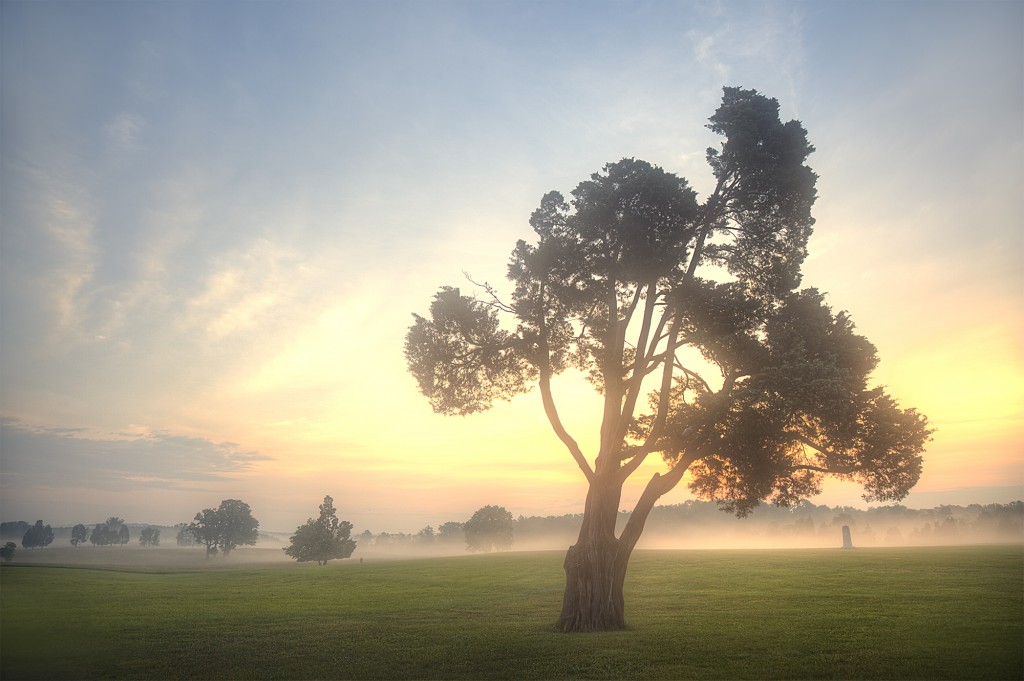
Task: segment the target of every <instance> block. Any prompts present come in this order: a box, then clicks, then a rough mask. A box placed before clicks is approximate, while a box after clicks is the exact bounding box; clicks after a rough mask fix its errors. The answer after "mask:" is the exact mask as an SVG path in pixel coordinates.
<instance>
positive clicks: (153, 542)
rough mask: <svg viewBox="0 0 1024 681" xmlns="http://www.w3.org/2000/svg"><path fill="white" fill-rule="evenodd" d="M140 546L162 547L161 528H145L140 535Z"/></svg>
mask: <svg viewBox="0 0 1024 681" xmlns="http://www.w3.org/2000/svg"><path fill="white" fill-rule="evenodd" d="M139 544H141V545H142V546H160V528H157V527H146V528H144V529H143V530H142V533H141V534H140V535H139Z"/></svg>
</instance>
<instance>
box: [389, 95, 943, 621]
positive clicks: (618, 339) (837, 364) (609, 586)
mask: <svg viewBox="0 0 1024 681" xmlns="http://www.w3.org/2000/svg"><path fill="white" fill-rule="evenodd" d="M708 127H709V128H710V129H711V130H712V131H714V132H715V133H717V134H719V135H721V136H722V138H723V139H722V141H721V145H720V147H719V148H717V149H716V148H710V149H708V151H707V160H708V163H709V165H710V166H711V171H712V173H713V176H714V185H713V189H712V191H711V192H710V194H709V195H708V196H707V197H706V198H704V199H703V200H699V199H698V197H697V195H696V193H695V192H694V190H693V189H691V188H690V186H689V184H688V183H687V181H686V180H685V179H682V178H679V177H677V176H675V175H673V174H671V173H668V172H666V171H664V170H662V169H661V168H658V167H656V166H653V165H651V164H649V163H646V162H644V161H639V160H633V159H624V160H622V161H619V162H616V163H610V164H608V165H606V166H605V167H604V169H603V170H602V171H601V172H598V173H595V174H594V175H592V176H591V178H590V179H589V180H586V181H584V182H582V183H580V184H579V186H577V187H576V189H575V190H574V191H573V192H572V198H571V199H570V200H566V199H565V198H564V197H563V196H562V195H561V194H559V193H558V192H550V193H548V194H547V195H545V196H544V197H543V199H542V200H541V203H540V207H539V208H538V209H537V210H536V211H534V213H533V215H532V217H531V219H530V224H531V225H532V227H533V229H534V231H535V232H536V234H537V240H536V242H535V243H532V244H531V243H527V242H526V241H520V242H519V243H518V244H516V246H515V249H514V250H513V252H512V257H511V261H510V263H509V268H508V276H509V279H510V280H511V282H512V283H513V284H514V289H513V291H512V292H511V295H510V298H509V299H508V300H503V299H502V298H501V297H499V293H498V291H497V290H496V289H495V288H493V287H491V286H490V285H487V284H484V285H483V286H482V288H483V292H484V295H483V296H482V298H481V299H477V298H475V297H473V298H471V297H466V296H463V295H461V294H460V292H459V289H457V288H452V287H444V288H442V289H441V290H440V292H439V293H437V294H436V295H435V297H434V300H433V302H432V304H431V306H430V315H429V316H428V317H422V316H419V315H414V324H413V326H412V327H411V328H410V329H409V332H408V335H407V337H406V345H405V354H406V359H407V362H408V366H409V370H410V371H411V373H412V374H413V375H414V377H415V378H416V380H417V381H418V383H419V387H420V389H421V391H422V392H423V393H424V395H426V396H427V397H428V398H429V400H430V404H431V406H432V407H433V409H434V410H435V411H437V412H439V413H443V414H471V413H473V412H479V411H482V410H484V409H487V408H489V407H490V406H491V405H492V403H493V402H494V401H495V400H497V399H506V400H507V399H511V398H512V397H513V396H515V395H517V394H519V393H522V392H525V391H526V390H529V389H530V388H531V387H533V386H534V385H537V386H539V389H540V396H541V400H542V404H543V409H544V413H545V414H546V416H547V419H548V421H549V422H550V424H551V427H552V429H553V430H554V432H555V434H556V435H557V437H558V438H559V440H560V441H561V442H562V443H563V444H564V446H565V448H566V450H567V451H568V453H569V454H570V455H571V456H572V458H573V460H574V461H575V462H576V465H577V466H578V467H579V469H580V470H581V471H582V473H583V475H584V477H585V478H586V480H587V482H588V492H587V498H586V505H585V510H584V519H583V523H582V527H581V529H580V533H579V537H578V539H577V541H576V543H575V544H574V545H573V546H571V547H570V548H569V551H568V554H567V555H566V559H565V564H564V568H565V575H566V587H565V595H564V599H563V605H562V611H561V615H560V617H559V627H560V629H562V630H564V631H589V630H606V629H618V628H622V627H624V626H625V614H624V602H623V582H624V579H625V574H626V567H627V563H628V561H629V557H630V554H631V552H632V550H633V548H634V547H635V546H636V543H637V541H638V540H639V538H640V535H641V532H642V531H643V527H644V523H645V521H646V519H647V516H648V514H649V513H650V511H651V509H652V508H653V506H654V504H655V502H656V501H657V500H658V499H659V498H661V497H662V496H663V495H664V494H666V493H667V492H669V491H670V490H672V489H673V488H675V487H676V485H678V484H679V483H680V481H682V480H683V479H684V476H685V475H687V474H689V487H690V489H691V490H692V491H693V492H694V493H695V494H696V495H697V496H698V497H700V498H703V499H711V500H715V501H717V502H719V503H720V504H721V506H722V507H723V509H724V510H726V511H730V512H733V513H736V514H738V515H741V516H742V515H745V514H747V513H749V512H750V511H751V510H752V509H753V508H755V507H756V506H757V505H758V504H760V503H762V502H773V503H776V504H779V505H783V506H787V505H792V504H794V503H796V502H798V501H800V500H802V499H805V498H807V497H810V496H813V495H814V494H816V493H818V492H819V491H820V490H821V483H822V479H823V477H824V476H826V475H832V476H835V477H838V478H841V479H844V480H850V481H855V482H857V483H859V484H861V485H862V486H863V488H864V490H865V495H864V496H865V499H867V500H869V501H895V500H899V499H902V498H903V497H904V496H905V495H906V494H907V493H908V492H909V490H910V489H911V487H913V485H914V484H915V483H916V482H917V480H918V478H919V477H920V473H921V461H922V457H921V453H922V451H923V449H924V445H925V442H926V441H927V440H928V439H929V432H930V431H929V429H928V426H927V420H926V419H925V417H924V416H923V415H921V414H918V413H917V412H916V411H915V410H913V409H906V408H902V407H900V406H899V405H898V404H897V402H896V400H894V399H893V398H892V397H890V396H889V395H888V394H887V393H886V392H885V390H884V389H883V388H880V387H874V386H871V385H870V384H869V376H870V373H871V371H872V370H873V369H874V367H875V365H876V364H877V361H878V360H877V357H876V353H875V348H874V346H873V345H872V344H871V343H870V342H868V340H867V339H866V338H864V337H863V336H860V335H858V334H856V333H855V332H854V325H853V323H852V322H851V320H850V317H849V315H847V314H846V313H845V312H834V311H833V310H832V309H830V308H829V306H828V305H827V304H826V303H825V300H824V296H823V295H822V294H821V293H819V292H818V291H817V290H815V289H813V288H807V289H801V288H800V283H801V265H802V263H803V261H804V258H805V256H806V254H807V250H806V247H807V241H808V238H809V236H810V234H811V229H812V225H813V223H814V220H813V218H812V217H811V206H812V205H813V203H814V200H815V195H816V190H815V183H816V180H817V176H816V175H815V174H814V172H812V170H811V169H810V168H809V167H808V166H807V165H806V164H805V161H806V159H807V157H808V155H809V154H810V153H811V152H812V151H813V147H812V146H811V145H810V144H809V143H808V141H807V134H806V131H805V130H804V128H803V126H802V125H801V124H800V123H799V122H797V121H789V122H786V123H783V122H782V121H781V120H780V118H779V104H778V102H777V101H776V100H774V99H770V98H768V97H765V96H763V95H760V94H759V93H757V92H756V91H752V90H742V89H739V88H725V90H724V96H723V99H722V103H721V106H720V107H719V108H718V110H717V111H716V112H715V113H714V115H712V116H711V118H710V124H709V126H708ZM502 319H507V320H508V323H507V324H504V325H503V324H502V323H501V321H502ZM569 368H576V369H578V370H580V371H581V372H582V374H583V375H584V376H586V377H587V378H588V379H589V380H590V381H591V382H592V383H593V384H594V386H595V388H596V389H597V390H598V391H599V393H600V394H601V395H602V396H603V411H602V414H601V423H600V440H599V442H600V444H599V448H598V451H597V452H595V453H594V454H595V456H594V457H593V459H592V460H591V459H588V457H587V456H586V454H585V453H584V452H583V450H582V449H581V447H580V446H579V445H578V444H577V441H576V439H574V438H573V437H572V435H571V434H570V433H569V432H568V431H567V429H566V428H565V426H564V425H563V423H562V421H561V418H560V417H559V411H558V408H557V404H556V401H555V395H554V393H553V391H552V384H551V379H552V377H553V376H554V375H556V374H558V373H560V372H562V371H564V370H566V369H569ZM652 455H660V456H661V457H662V458H663V459H664V461H665V462H666V463H667V466H668V470H667V471H666V472H664V473H655V474H654V475H653V476H652V477H651V478H650V479H649V481H648V482H647V484H646V487H645V488H644V491H643V493H642V494H641V497H640V499H639V501H638V502H637V505H636V507H635V508H634V509H633V512H632V514H631V515H630V518H629V521H628V522H627V523H626V524H625V527H624V528H623V529H622V531H621V533H620V534H619V535H618V536H616V527H615V521H616V515H617V513H618V510H619V502H620V497H621V490H622V486H623V484H624V482H625V481H626V479H627V478H629V477H630V475H632V474H633V473H634V472H636V471H637V470H638V469H639V468H640V465H641V464H642V463H643V462H644V461H646V460H647V459H648V458H649V457H651V456H652Z"/></svg>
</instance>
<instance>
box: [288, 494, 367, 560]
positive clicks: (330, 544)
mask: <svg viewBox="0 0 1024 681" xmlns="http://www.w3.org/2000/svg"><path fill="white" fill-rule="evenodd" d="M351 535H352V523H350V522H348V521H347V520H338V512H337V510H336V509H335V508H334V499H333V498H331V497H330V496H325V497H324V503H322V504H320V517H319V518H317V519H316V520H314V519H312V518H310V519H309V520H307V521H306V523H305V524H304V525H300V526H299V527H298V528H296V530H295V534H293V535H292V536H291V539H290V540H289V542H290V543H289V545H288V546H286V547H285V548H284V552H285V553H286V554H287V555H289V556H291V557H292V558H294V559H295V560H297V561H299V562H300V563H304V562H308V561H314V560H315V561H316V563H317V565H326V564H327V561H329V560H333V559H335V558H348V557H349V556H351V555H352V552H353V551H355V548H356V542H355V540H353V539H352V538H351Z"/></svg>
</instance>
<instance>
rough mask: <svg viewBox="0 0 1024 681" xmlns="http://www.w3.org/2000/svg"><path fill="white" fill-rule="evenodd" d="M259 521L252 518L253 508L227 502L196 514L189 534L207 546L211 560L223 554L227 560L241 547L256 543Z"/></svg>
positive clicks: (207, 553)
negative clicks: (215, 555) (230, 554)
mask: <svg viewBox="0 0 1024 681" xmlns="http://www.w3.org/2000/svg"><path fill="white" fill-rule="evenodd" d="M259 526H260V523H259V521H258V520H256V519H255V518H253V517H252V510H251V509H250V508H249V504H247V503H245V502H244V501H239V500H238V499H225V500H224V501H222V502H220V506H218V507H217V508H215V509H214V508H204V509H203V510H202V511H200V512H199V513H196V515H195V519H194V520H193V521H192V523H190V524H189V526H188V531H189V532H190V533H191V534H192V536H194V537H195V538H196V540H197V541H198V542H199V543H201V544H205V545H206V555H207V557H209V556H211V555H213V554H215V553H217V551H220V553H221V555H223V556H227V555H228V554H229V553H231V551H232V550H234V549H235V548H237V547H239V546H243V545H251V544H255V543H256V539H257V538H258V537H259Z"/></svg>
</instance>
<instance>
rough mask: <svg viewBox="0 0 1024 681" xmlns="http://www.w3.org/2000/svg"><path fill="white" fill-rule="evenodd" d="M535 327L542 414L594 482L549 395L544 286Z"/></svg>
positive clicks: (549, 376) (589, 480)
mask: <svg viewBox="0 0 1024 681" xmlns="http://www.w3.org/2000/svg"><path fill="white" fill-rule="evenodd" d="M537 326H538V330H539V331H540V333H539V334H538V336H539V341H538V343H539V345H540V348H539V349H540V362H539V364H540V380H539V383H540V396H541V402H542V403H543V404H544V414H545V415H546V416H547V417H548V422H549V423H550V424H551V428H552V430H554V431H555V435H557V436H558V439H559V440H561V441H562V444H564V445H565V447H566V449H568V450H569V453H570V454H571V455H572V458H573V459H575V461H576V465H577V466H579V467H580V470H581V471H583V475H584V476H586V478H587V481H588V482H593V481H594V471H593V470H592V469H591V468H590V464H589V463H587V457H585V456H584V455H583V450H581V449H580V446H579V443H577V442H576V440H575V439H574V438H573V437H572V436H571V435H569V432H568V431H567V430H566V429H565V426H563V425H562V419H561V418H560V417H559V416H558V408H557V407H556V406H555V400H554V397H553V396H552V395H551V348H550V347H549V346H548V330H547V322H546V320H545V315H544V284H543V283H542V284H541V286H540V305H539V313H538V320H537Z"/></svg>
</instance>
